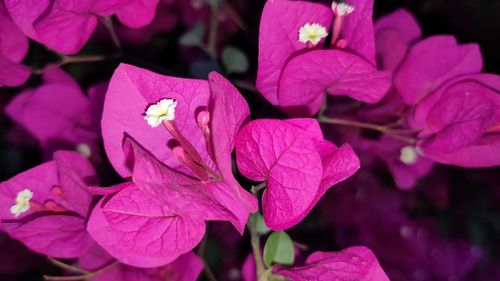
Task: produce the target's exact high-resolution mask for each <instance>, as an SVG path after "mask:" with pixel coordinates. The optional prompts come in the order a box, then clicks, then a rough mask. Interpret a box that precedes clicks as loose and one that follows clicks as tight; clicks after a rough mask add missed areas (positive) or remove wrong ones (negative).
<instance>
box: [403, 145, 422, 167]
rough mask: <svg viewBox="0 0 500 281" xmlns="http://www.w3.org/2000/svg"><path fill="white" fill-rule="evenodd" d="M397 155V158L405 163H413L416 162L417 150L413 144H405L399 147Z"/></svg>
mask: <svg viewBox="0 0 500 281" xmlns="http://www.w3.org/2000/svg"><path fill="white" fill-rule="evenodd" d="M400 153H401V154H400V155H399V160H401V162H403V163H405V164H406V165H413V164H415V163H416V162H417V159H418V152H417V150H416V149H415V148H414V147H413V146H410V145H408V146H405V147H403V148H401V150H400Z"/></svg>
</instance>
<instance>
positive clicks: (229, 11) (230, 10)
mask: <svg viewBox="0 0 500 281" xmlns="http://www.w3.org/2000/svg"><path fill="white" fill-rule="evenodd" d="M221 3H222V5H224V8H225V9H224V10H225V11H226V12H227V14H228V15H229V17H231V19H232V20H233V21H234V22H235V23H236V25H238V26H239V27H240V28H241V29H242V30H243V31H248V26H247V25H246V24H245V21H244V20H243V19H242V18H241V17H240V15H239V14H238V12H236V10H235V9H234V8H233V7H232V6H231V5H229V3H228V1H227V0H221Z"/></svg>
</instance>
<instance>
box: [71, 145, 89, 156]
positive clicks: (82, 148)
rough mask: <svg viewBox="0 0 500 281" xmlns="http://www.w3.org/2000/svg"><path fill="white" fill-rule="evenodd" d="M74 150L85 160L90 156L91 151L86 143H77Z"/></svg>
mask: <svg viewBox="0 0 500 281" xmlns="http://www.w3.org/2000/svg"><path fill="white" fill-rule="evenodd" d="M75 150H76V151H77V152H78V153H80V154H81V155H82V156H83V157H85V158H90V156H92V149H91V148H90V146H89V145H88V144H86V143H79V144H78V145H77V146H76V148H75Z"/></svg>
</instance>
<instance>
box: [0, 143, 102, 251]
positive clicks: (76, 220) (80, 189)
mask: <svg viewBox="0 0 500 281" xmlns="http://www.w3.org/2000/svg"><path fill="white" fill-rule="evenodd" d="M92 184H96V174H95V171H94V169H93V167H92V166H91V164H90V163H89V162H88V161H87V160H86V159H84V158H83V157H82V156H81V155H80V154H78V153H75V152H68V151H60V152H57V153H55V154H54V161H50V162H47V163H44V164H42V165H40V166H37V167H35V168H33V169H31V170H28V171H26V172H24V173H21V174H19V175H17V176H15V177H14V178H12V179H10V180H8V181H5V182H3V183H2V184H1V188H0V201H1V204H0V205H1V206H2V209H1V211H0V218H1V220H2V230H4V231H5V232H7V233H8V234H9V235H11V236H12V237H14V238H15V239H18V240H20V241H21V242H22V243H24V244H25V245H26V246H28V247H29V248H30V249H32V250H34V251H36V252H38V253H42V254H45V255H48V256H53V257H58V258H74V257H77V256H79V255H80V254H81V253H83V252H84V251H85V250H86V249H87V247H88V246H89V245H90V241H91V240H90V238H89V237H88V235H87V232H86V230H85V223H86V218H87V215H88V212H89V209H90V204H91V200H92V197H91V195H90V194H89V193H88V191H87V186H88V185H92ZM23 190H29V191H30V192H32V198H31V199H30V200H29V201H28V202H27V204H29V207H28V208H27V209H26V210H24V211H23V212H21V213H19V214H16V215H15V216H14V215H13V213H12V211H13V209H12V206H13V205H14V204H17V197H16V196H18V195H19V192H22V191H23Z"/></svg>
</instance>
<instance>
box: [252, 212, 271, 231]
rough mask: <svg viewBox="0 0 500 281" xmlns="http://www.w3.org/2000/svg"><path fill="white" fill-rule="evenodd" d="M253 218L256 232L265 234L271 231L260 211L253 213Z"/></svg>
mask: <svg viewBox="0 0 500 281" xmlns="http://www.w3.org/2000/svg"><path fill="white" fill-rule="evenodd" d="M255 219H256V222H255V228H256V230H257V233H258V234H267V233H269V232H270V231H271V229H269V227H267V225H266V223H265V222H264V217H263V216H262V215H261V214H260V213H257V214H255Z"/></svg>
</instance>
